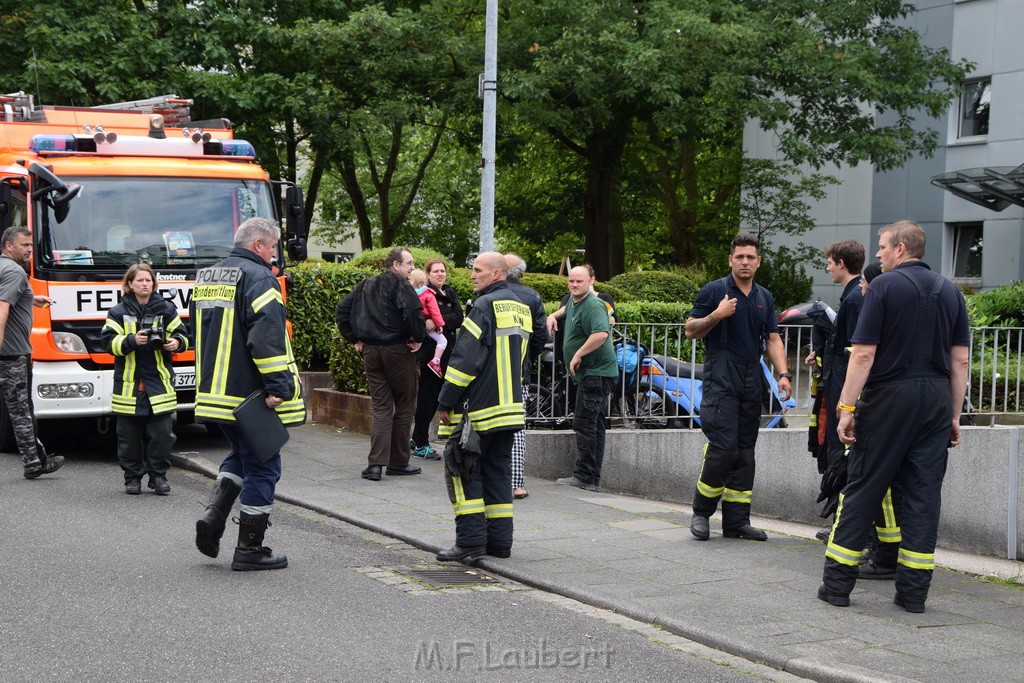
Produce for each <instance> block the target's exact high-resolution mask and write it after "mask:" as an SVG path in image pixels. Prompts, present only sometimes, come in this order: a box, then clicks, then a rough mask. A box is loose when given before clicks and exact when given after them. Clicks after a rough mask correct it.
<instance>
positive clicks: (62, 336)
mask: <svg viewBox="0 0 1024 683" xmlns="http://www.w3.org/2000/svg"><path fill="white" fill-rule="evenodd" d="M53 343H54V345H55V346H56V347H57V348H58V349H60V350H61V351H63V352H64V353H89V350H88V349H87V348H85V342H84V341H82V338H81V337H79V336H78V335H77V334H73V333H71V332H54V333H53Z"/></svg>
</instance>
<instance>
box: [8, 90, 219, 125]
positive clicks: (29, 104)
mask: <svg viewBox="0 0 1024 683" xmlns="http://www.w3.org/2000/svg"><path fill="white" fill-rule="evenodd" d="M192 104H193V100H190V99H185V98H183V97H178V96H177V95H173V94H171V95H160V96H158V97H150V98H149V99H145V100H132V101H129V102H115V103H113V104H100V105H96V106H94V107H68V106H58V105H48V104H47V105H41V106H39V107H38V108H37V107H36V106H35V103H34V102H33V98H32V95H26V94H25V93H24V92H15V93H10V94H8V95H0V105H2V106H3V118H2V119H0V120H3V121H43V120H45V114H44V113H43V110H46V109H55V110H60V111H96V110H106V111H125V112H136V113H139V114H160V115H161V116H163V117H164V125H165V126H167V127H173V128H181V127H184V126H188V125H196V126H198V127H203V128H225V129H230V128H231V127H232V126H231V122H230V121H228V120H227V119H211V120H210V121H195V122H193V121H192V117H191V112H190V110H189V107H191V106H192Z"/></svg>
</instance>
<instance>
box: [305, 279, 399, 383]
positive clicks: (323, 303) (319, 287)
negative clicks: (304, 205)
mask: <svg viewBox="0 0 1024 683" xmlns="http://www.w3.org/2000/svg"><path fill="white" fill-rule="evenodd" d="M377 272H380V271H373V270H366V269H365V268H358V267H354V266H352V265H350V264H347V263H324V262H323V261H307V262H305V263H302V264H300V265H298V266H295V267H293V268H290V269H289V270H288V273H289V275H290V276H291V285H290V286H289V288H288V318H289V320H291V323H292V350H293V351H294V352H295V359H296V361H298V363H299V365H300V366H301V367H302V368H303V369H305V370H309V369H315V368H324V367H327V363H328V359H329V358H330V355H331V347H332V343H331V339H332V336H331V335H332V333H337V330H338V328H337V326H336V325H335V323H334V309H335V307H336V306H337V305H338V302H339V301H341V300H342V298H344V297H345V295H346V294H348V293H349V292H351V291H352V288H353V287H355V286H356V285H357V284H359V282H361V281H362V280H363V279H364V278H366V277H367V276H369V275H375V274H376V273H377ZM339 338H340V337H339Z"/></svg>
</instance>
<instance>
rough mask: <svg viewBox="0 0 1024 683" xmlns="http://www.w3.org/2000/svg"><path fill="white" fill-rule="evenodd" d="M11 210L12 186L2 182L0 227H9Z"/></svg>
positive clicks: (0, 187)
mask: <svg viewBox="0 0 1024 683" xmlns="http://www.w3.org/2000/svg"><path fill="white" fill-rule="evenodd" d="M10 212H11V186H10V185H8V184H7V183H5V182H0V227H3V228H6V227H7V215H8V214H9V213H10Z"/></svg>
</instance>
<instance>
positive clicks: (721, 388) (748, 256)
mask: <svg viewBox="0 0 1024 683" xmlns="http://www.w3.org/2000/svg"><path fill="white" fill-rule="evenodd" d="M760 265H761V254H760V250H759V243H758V241H757V238H756V237H753V236H751V235H737V236H736V237H735V238H734V239H733V241H732V247H731V251H730V253H729V266H730V268H731V269H732V272H731V273H730V274H729V275H727V276H726V277H724V278H721V279H719V280H715V281H713V282H709V283H708V284H706V285H704V287H703V288H701V290H700V293H699V294H698V295H697V301H696V302H694V304H693V309H692V310H691V311H690V317H689V318H687V320H686V338H687V339H704V338H706V348H707V351H706V355H705V360H704V396H703V398H702V399H701V404H700V421H701V430H703V432H704V436H706V437H707V438H708V442H709V443H708V445H707V447H706V448H705V450H704V465H703V467H702V468H701V472H700V477H699V478H698V479H697V490H696V492H695V493H694V497H693V518H692V519H691V520H690V533H692V534H693V535H694V537H695V538H696V539H697V540H699V541H706V540H708V538H709V537H710V536H711V529H710V525H709V520H708V518H709V517H711V515H713V514H714V512H715V508H717V507H718V499H719V498H721V499H722V535H724V536H725V537H726V538H743V539H747V540H753V541H766V540H768V535H767V534H765V532H764V531H762V530H761V529H755V528H754V527H753V526H751V525H750V502H751V500H752V498H753V493H754V492H753V489H754V444H755V443H757V432H758V429H759V428H760V425H761V382H762V374H761V354H762V353H763V351H764V350H765V348H767V351H768V357H769V358H771V361H772V363H773V364H774V365H775V367H776V368H778V369H779V370H780V371H781V374H780V375H779V393H780V395H781V398H782V399H783V400H785V399H787V398H789V392H790V387H789V379H790V375H789V373H788V372H787V371H786V349H785V346H784V345H783V343H782V338H781V337H780V336H779V325H778V322H777V321H776V319H775V299H774V298H773V297H772V294H771V292H769V291H768V290H767V289H765V288H764V287H762V286H760V285H758V284H757V283H755V282H754V273H755V272H757V269H758V267H759V266H760Z"/></svg>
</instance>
